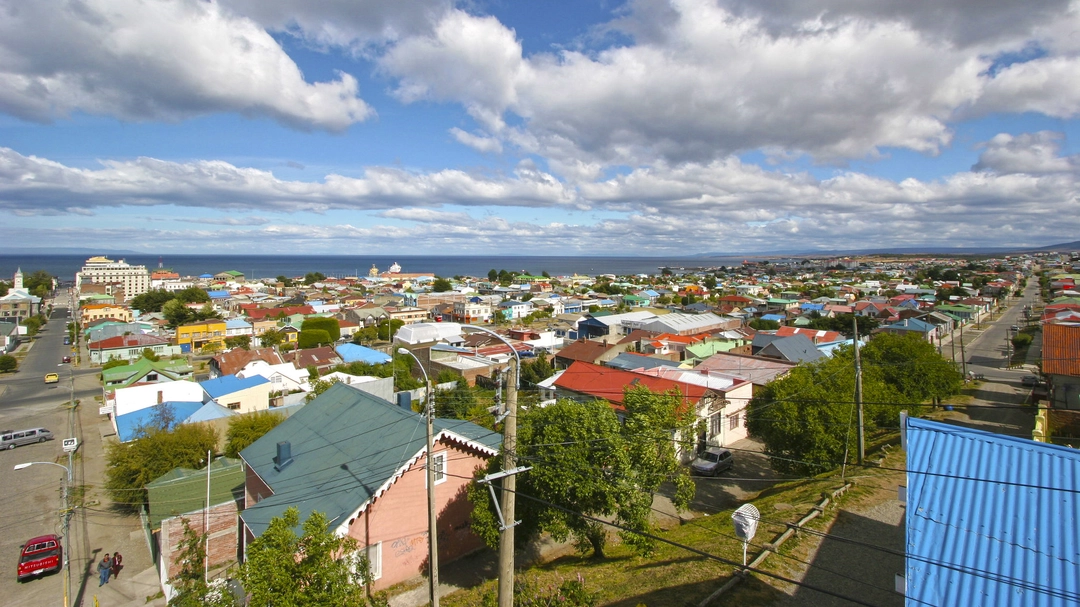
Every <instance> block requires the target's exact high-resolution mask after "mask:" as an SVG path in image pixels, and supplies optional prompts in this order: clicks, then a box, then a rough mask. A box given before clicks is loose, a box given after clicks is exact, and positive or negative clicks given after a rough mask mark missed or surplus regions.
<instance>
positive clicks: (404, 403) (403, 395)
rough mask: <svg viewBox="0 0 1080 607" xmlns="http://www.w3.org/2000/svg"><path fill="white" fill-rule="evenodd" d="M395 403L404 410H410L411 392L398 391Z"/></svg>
mask: <svg viewBox="0 0 1080 607" xmlns="http://www.w3.org/2000/svg"><path fill="white" fill-rule="evenodd" d="M397 404H398V406H399V407H401V408H402V409H405V410H406V411H412V394H411V393H409V392H398V393H397Z"/></svg>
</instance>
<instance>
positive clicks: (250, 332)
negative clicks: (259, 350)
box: [225, 318, 255, 338]
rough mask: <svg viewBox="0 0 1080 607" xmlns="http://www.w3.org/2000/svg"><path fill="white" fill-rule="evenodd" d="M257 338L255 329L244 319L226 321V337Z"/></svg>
mask: <svg viewBox="0 0 1080 607" xmlns="http://www.w3.org/2000/svg"><path fill="white" fill-rule="evenodd" d="M245 335H246V336H248V337H252V338H253V337H255V328H254V327H253V326H252V324H251V323H250V322H248V321H246V320H244V319H243V318H230V319H228V320H226V321H225V337H226V338H229V337H243V336H245Z"/></svg>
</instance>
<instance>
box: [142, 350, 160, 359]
mask: <svg viewBox="0 0 1080 607" xmlns="http://www.w3.org/2000/svg"><path fill="white" fill-rule="evenodd" d="M142 357H143V358H145V359H146V360H149V361H151V362H157V361H159V360H161V357H160V356H158V355H157V354H155V353H154V349H153V348H143V351H142Z"/></svg>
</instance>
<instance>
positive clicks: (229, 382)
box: [199, 375, 270, 399]
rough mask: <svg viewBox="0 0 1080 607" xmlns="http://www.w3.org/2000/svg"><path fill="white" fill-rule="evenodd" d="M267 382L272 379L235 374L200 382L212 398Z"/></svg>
mask: <svg viewBox="0 0 1080 607" xmlns="http://www.w3.org/2000/svg"><path fill="white" fill-rule="evenodd" d="M267 383H270V380H268V379H266V378H265V377H263V376H261V375H255V376H253V377H245V378H243V379H241V378H239V377H237V376H235V375H222V376H221V377H218V378H215V379H208V380H206V381H203V382H199V385H200V386H202V389H203V390H205V391H206V393H207V394H209V395H210V398H213V399H217V398H220V397H222V396H225V395H226V394H232V393H233V392H239V391H241V390H246V389H248V388H251V387H253V386H258V385H259V384H267Z"/></svg>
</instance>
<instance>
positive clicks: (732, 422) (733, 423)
mask: <svg viewBox="0 0 1080 607" xmlns="http://www.w3.org/2000/svg"><path fill="white" fill-rule="evenodd" d="M738 427H739V414H738V413H736V414H735V415H729V416H728V430H734V429H736V428H738Z"/></svg>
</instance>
